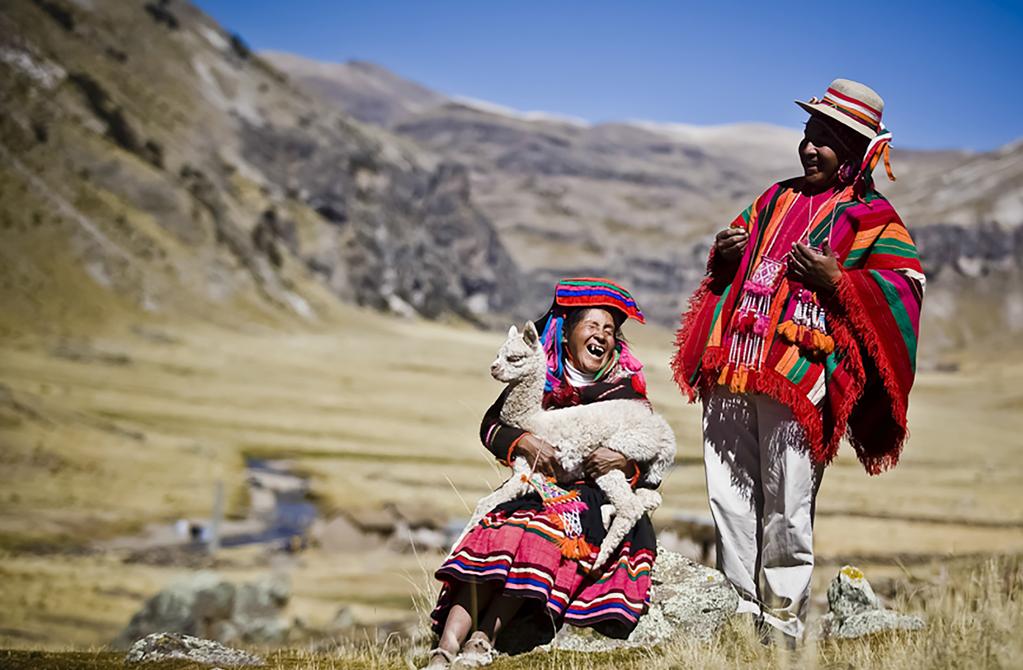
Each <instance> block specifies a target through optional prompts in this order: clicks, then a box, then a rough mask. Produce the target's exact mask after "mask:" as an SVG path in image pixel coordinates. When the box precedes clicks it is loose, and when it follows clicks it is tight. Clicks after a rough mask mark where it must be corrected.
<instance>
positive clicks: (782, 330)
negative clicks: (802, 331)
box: [778, 321, 799, 344]
mask: <svg viewBox="0 0 1023 670" xmlns="http://www.w3.org/2000/svg"><path fill="white" fill-rule="evenodd" d="M798 332H799V331H798V327H797V326H796V324H794V323H792V321H786V322H784V323H779V324H778V334H779V335H781V336H782V337H784V338H785V341H787V342H789V343H792V344H795V342H796V337H797V333H798Z"/></svg>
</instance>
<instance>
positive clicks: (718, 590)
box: [551, 548, 739, 652]
mask: <svg viewBox="0 0 1023 670" xmlns="http://www.w3.org/2000/svg"><path fill="white" fill-rule="evenodd" d="M651 580H652V582H653V586H652V594H651V598H650V609H649V610H648V611H647V613H646V614H644V615H643V617H642V618H641V619H640V620H639V625H638V626H636V629H635V630H634V631H633V632H632V635H630V636H629V638H628V639H627V640H615V639H611V638H607V637H604V636H602V635H599V634H597V633H595V632H593V631H592V630H590V629H587V628H575V627H573V626H565V627H563V628H562V629H561V631H560V632H559V633H558V635H557V636H556V637H555V638H554V641H553V642H552V643H551V646H553V647H555V648H557V649H564V650H570V651H587V652H598V651H609V650H612V649H619V648H625V647H652V646H654V645H658V644H661V643H663V642H667V641H668V640H671V639H673V638H675V637H678V636H684V637H688V638H693V639H698V640H709V639H710V638H711V637H712V636H713V635H714V633H715V632H716V631H717V630H718V629H719V628H720V627H721V626H722V625H723V624H724V623H725V621H727V620H728V619H729V618H730V617H731V616H732V614H734V613H735V608H736V606H737V605H738V604H739V596H738V595H737V594H736V593H735V590H734V589H733V588H732V586H731V585H730V584H729V583H728V580H727V579H725V576H724V575H723V574H721V573H720V572H718V571H717V570H715V569H713V568H708V567H707V566H705V565H701V564H699V563H696V562H695V561H692V560H690V559H688V558H686V557H685V556H682V555H681V554H677V553H675V552H671V551H665V550H664V549H662V548H659V549H658V552H657V560H656V562H655V563H654V571H653V575H652V577H651Z"/></svg>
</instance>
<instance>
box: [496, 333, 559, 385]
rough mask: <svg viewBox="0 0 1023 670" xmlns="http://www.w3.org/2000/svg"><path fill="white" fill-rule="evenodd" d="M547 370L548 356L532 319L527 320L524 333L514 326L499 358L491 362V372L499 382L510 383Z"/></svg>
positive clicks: (538, 374) (499, 353) (540, 374)
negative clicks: (541, 344)
mask: <svg viewBox="0 0 1023 670" xmlns="http://www.w3.org/2000/svg"><path fill="white" fill-rule="evenodd" d="M546 372H547V356H546V355H545V354H544V351H543V347H542V346H540V336H539V335H538V334H537V332H536V327H535V326H534V325H533V322H532V321H527V322H526V325H525V327H524V328H523V329H522V333H519V330H518V328H516V327H515V326H512V327H511V328H509V329H508V339H507V340H505V341H504V344H502V345H501V349H500V351H498V352H497V358H496V359H494V362H493V363H491V364H490V374H491V375H493V377H494V379H496V380H497V381H499V382H504V383H505V384H509V383H511V382H516V381H521V380H523V379H526V378H528V377H530V376H531V375H536V376H538V377H541V378H542V377H543V376H544V375H545V374H546Z"/></svg>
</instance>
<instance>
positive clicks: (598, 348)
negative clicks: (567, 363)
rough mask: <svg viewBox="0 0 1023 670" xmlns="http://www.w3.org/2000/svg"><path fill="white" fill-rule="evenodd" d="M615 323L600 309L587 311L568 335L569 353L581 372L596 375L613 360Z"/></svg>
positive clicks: (607, 313) (605, 311)
mask: <svg viewBox="0 0 1023 670" xmlns="http://www.w3.org/2000/svg"><path fill="white" fill-rule="evenodd" d="M615 330H616V329H615V321H614V319H613V318H612V317H611V313H610V312H608V311H607V310H605V309H600V308H599V307H591V308H589V309H587V310H586V312H585V313H584V314H583V315H582V317H581V318H580V319H579V321H578V322H577V323H576V324H575V326H574V327H573V328H572V332H570V333H569V334H568V351H569V353H570V354H571V355H572V363H573V365H575V366H576V367H577V368H578V369H579V371H580V372H585V373H587V374H596V373H597V372H599V371H600V369H601V368H602V367H604V365H606V364H607V362H608V361H609V360H610V359H611V352H613V351H614V348H615Z"/></svg>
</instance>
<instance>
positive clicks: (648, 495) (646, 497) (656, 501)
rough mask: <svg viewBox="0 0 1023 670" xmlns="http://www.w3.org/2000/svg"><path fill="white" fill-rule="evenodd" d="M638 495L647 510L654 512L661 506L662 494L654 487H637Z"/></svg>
mask: <svg viewBox="0 0 1023 670" xmlns="http://www.w3.org/2000/svg"><path fill="white" fill-rule="evenodd" d="M636 497H637V498H639V501H640V502H641V503H642V504H643V509H644V510H645V511H647V512H653V511H654V510H655V509H657V508H658V507H660V506H661V494H660V493H658V492H657V491H654V490H653V489H636Z"/></svg>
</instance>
